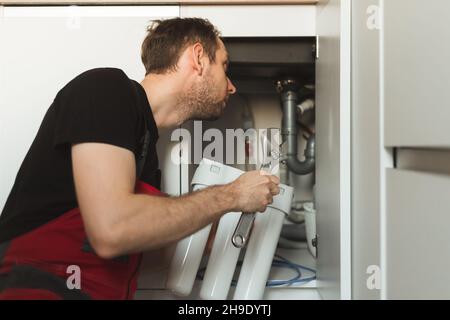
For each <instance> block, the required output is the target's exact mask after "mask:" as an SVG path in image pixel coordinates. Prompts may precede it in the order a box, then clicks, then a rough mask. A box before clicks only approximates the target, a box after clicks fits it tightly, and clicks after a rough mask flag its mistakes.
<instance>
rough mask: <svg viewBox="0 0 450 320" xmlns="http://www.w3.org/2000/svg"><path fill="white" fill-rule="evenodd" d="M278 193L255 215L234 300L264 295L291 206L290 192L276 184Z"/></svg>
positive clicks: (250, 298)
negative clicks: (282, 229) (271, 202)
mask: <svg viewBox="0 0 450 320" xmlns="http://www.w3.org/2000/svg"><path fill="white" fill-rule="evenodd" d="M280 190H281V191H280V194H279V195H278V196H276V197H274V201H273V204H272V205H271V206H270V207H268V208H267V210H266V211H265V212H264V213H262V214H258V215H257V216H256V219H255V223H254V225H253V231H252V234H251V237H250V241H249V243H248V246H247V251H246V253H245V257H244V262H243V264H242V268H241V272H240V274H239V279H238V283H237V286H236V290H235V292H234V297H233V298H234V299H235V300H260V299H262V298H263V296H264V290H265V287H266V282H267V279H268V277H269V272H270V268H271V266H272V260H273V257H274V255H275V250H276V247H277V243H278V239H279V238H280V233H281V228H282V226H283V222H284V218H285V215H286V214H288V213H289V211H290V207H291V203H292V196H293V189H292V188H291V187H288V186H285V185H280Z"/></svg>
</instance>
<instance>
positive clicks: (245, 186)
mask: <svg viewBox="0 0 450 320" xmlns="http://www.w3.org/2000/svg"><path fill="white" fill-rule="evenodd" d="M279 183H280V179H279V178H278V177H276V176H272V175H269V174H267V173H265V172H264V171H250V172H247V173H244V174H243V175H242V176H240V177H239V178H238V179H237V180H235V181H234V182H232V183H230V184H229V187H230V188H231V190H232V193H233V195H234V197H235V200H236V208H235V211H241V212H264V211H266V208H267V206H268V205H269V204H271V203H272V202H273V197H274V196H275V195H277V194H278V193H280V188H279V187H278V184H279Z"/></svg>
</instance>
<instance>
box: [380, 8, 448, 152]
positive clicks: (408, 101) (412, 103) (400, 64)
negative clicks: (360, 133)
mask: <svg viewBox="0 0 450 320" xmlns="http://www.w3.org/2000/svg"><path fill="white" fill-rule="evenodd" d="M383 16H384V41H383V46H384V50H383V51H384V52H383V55H384V61H385V65H384V72H385V79H384V89H385V128H386V135H385V142H386V146H391V147H446V148H448V147H450V126H449V125H448V119H449V118H450V106H449V101H450V90H449V85H448V84H449V83H450V63H448V57H449V56H450V43H449V41H448V39H449V38H450V28H449V27H448V17H449V16H450V2H449V1H447V0H433V1H425V0H395V1H384V9H383Z"/></svg>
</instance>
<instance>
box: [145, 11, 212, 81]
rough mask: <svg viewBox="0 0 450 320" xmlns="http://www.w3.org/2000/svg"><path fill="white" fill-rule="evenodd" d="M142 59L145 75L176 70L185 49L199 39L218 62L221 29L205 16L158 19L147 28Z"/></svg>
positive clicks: (207, 52) (206, 50) (210, 56)
mask: <svg viewBox="0 0 450 320" xmlns="http://www.w3.org/2000/svg"><path fill="white" fill-rule="evenodd" d="M147 31H148V34H147V36H146V37H145V39H144V42H143V43H142V51H141V59H142V63H143V64H144V66H145V71H146V73H145V74H146V75H147V74H149V73H157V74H162V73H166V72H167V71H171V70H176V67H177V62H178V59H179V58H180V56H181V53H182V52H183V50H184V49H185V48H186V47H187V46H188V45H191V44H194V43H196V42H199V43H201V44H202V45H203V49H204V51H205V52H206V54H207V55H208V57H209V59H210V61H211V62H215V56H216V50H217V46H218V42H217V39H218V38H219V37H220V33H219V31H217V29H216V28H215V27H214V26H213V25H212V24H211V23H210V22H209V21H208V20H206V19H200V18H174V19H168V20H155V21H153V23H152V24H151V25H150V26H149V27H148V29H147Z"/></svg>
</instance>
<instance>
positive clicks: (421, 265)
mask: <svg viewBox="0 0 450 320" xmlns="http://www.w3.org/2000/svg"><path fill="white" fill-rule="evenodd" d="M386 187H387V221H386V222H387V225H386V228H387V230H386V231H387V233H386V234H387V242H388V246H387V264H386V267H387V270H386V271H387V272H386V275H387V279H386V280H387V281H386V283H387V288H386V297H387V298H388V299H449V298H450V286H449V285H448V284H449V283H450V273H449V272H448V270H449V269H450V253H449V251H448V244H449V243H450V233H449V231H448V226H449V225H450V211H449V208H450V200H449V194H450V176H449V175H446V174H434V173H433V174H432V173H423V172H414V171H407V170H398V169H397V170H394V169H388V171H387V175H386Z"/></svg>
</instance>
